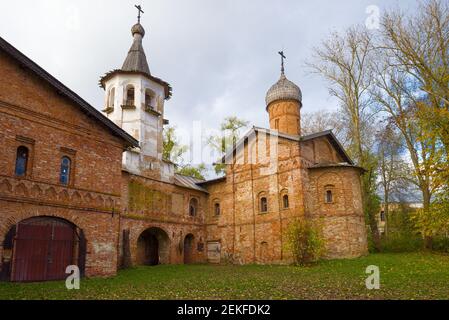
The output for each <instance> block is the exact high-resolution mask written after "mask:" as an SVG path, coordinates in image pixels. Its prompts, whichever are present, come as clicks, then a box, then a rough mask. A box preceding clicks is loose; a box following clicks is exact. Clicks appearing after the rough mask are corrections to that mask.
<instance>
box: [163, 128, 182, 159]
mask: <svg viewBox="0 0 449 320" xmlns="http://www.w3.org/2000/svg"><path fill="white" fill-rule="evenodd" d="M162 140H163V151H162V158H163V159H164V160H167V161H171V162H173V163H176V164H179V163H181V162H182V155H183V154H184V153H186V152H187V150H188V147H187V146H186V145H182V144H181V143H180V142H179V138H178V137H177V136H176V127H166V128H164V131H163V139H162Z"/></svg>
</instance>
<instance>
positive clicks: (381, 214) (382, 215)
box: [380, 210, 385, 221]
mask: <svg viewBox="0 0 449 320" xmlns="http://www.w3.org/2000/svg"><path fill="white" fill-rule="evenodd" d="M380 221H385V211H383V210H382V211H381V212H380Z"/></svg>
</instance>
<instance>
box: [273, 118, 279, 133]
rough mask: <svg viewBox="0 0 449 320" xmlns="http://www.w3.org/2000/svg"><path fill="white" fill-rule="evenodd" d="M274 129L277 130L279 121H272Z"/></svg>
mask: <svg viewBox="0 0 449 320" xmlns="http://www.w3.org/2000/svg"><path fill="white" fill-rule="evenodd" d="M274 128H275V129H276V130H279V119H276V120H274Z"/></svg>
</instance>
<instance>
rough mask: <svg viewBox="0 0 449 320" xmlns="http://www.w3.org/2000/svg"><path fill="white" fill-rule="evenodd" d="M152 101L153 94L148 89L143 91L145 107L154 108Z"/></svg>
mask: <svg viewBox="0 0 449 320" xmlns="http://www.w3.org/2000/svg"><path fill="white" fill-rule="evenodd" d="M152 101H153V95H152V94H151V92H150V91H149V90H146V91H145V107H146V108H148V109H152V110H154V106H153V104H152Z"/></svg>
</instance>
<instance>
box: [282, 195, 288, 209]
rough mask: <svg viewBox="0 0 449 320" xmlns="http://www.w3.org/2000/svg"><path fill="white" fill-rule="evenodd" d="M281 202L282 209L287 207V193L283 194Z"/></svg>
mask: <svg viewBox="0 0 449 320" xmlns="http://www.w3.org/2000/svg"><path fill="white" fill-rule="evenodd" d="M282 204H283V205H284V209H288V207H289V203H288V195H286V194H284V196H283V197H282Z"/></svg>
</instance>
